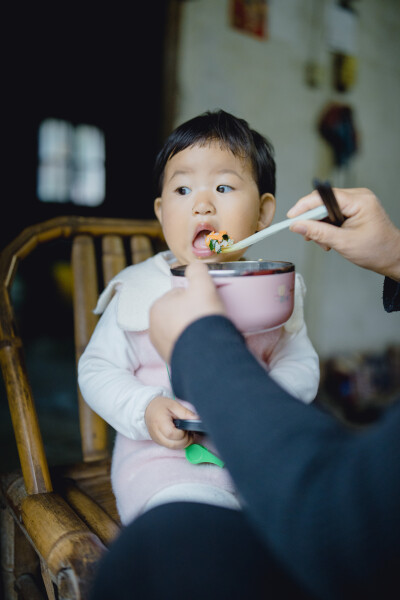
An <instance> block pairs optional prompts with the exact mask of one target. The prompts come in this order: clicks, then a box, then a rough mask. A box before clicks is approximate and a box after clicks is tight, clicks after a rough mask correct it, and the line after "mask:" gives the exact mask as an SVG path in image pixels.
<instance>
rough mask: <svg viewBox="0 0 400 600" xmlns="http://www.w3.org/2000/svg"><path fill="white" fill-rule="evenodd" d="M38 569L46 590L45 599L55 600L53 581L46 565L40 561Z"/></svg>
mask: <svg viewBox="0 0 400 600" xmlns="http://www.w3.org/2000/svg"><path fill="white" fill-rule="evenodd" d="M40 569H41V571H42V577H43V582H44V585H45V588H46V592H47V597H48V599H49V600H56V595H55V592H54V585H53V581H52V579H51V577H50V573H49V569H48V568H47V566H46V564H45V563H44V562H43V561H42V560H41V561H40Z"/></svg>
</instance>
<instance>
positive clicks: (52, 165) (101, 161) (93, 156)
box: [37, 119, 105, 206]
mask: <svg viewBox="0 0 400 600" xmlns="http://www.w3.org/2000/svg"><path fill="white" fill-rule="evenodd" d="M38 155H39V165H38V175H37V194H38V197H39V200H41V201H42V202H72V203H73V204H77V205H81V206H99V205H100V204H102V202H104V198H105V142H104V134H103V132H102V131H101V130H100V129H98V128H97V127H94V126H93V125H77V126H74V125H72V124H71V123H69V122H68V121H63V120H60V119H46V120H45V121H43V122H42V123H41V124H40V127H39V135H38Z"/></svg>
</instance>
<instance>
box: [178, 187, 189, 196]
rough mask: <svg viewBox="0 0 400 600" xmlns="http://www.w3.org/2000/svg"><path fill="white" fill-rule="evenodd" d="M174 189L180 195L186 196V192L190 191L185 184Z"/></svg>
mask: <svg viewBox="0 0 400 600" xmlns="http://www.w3.org/2000/svg"><path fill="white" fill-rule="evenodd" d="M176 191H177V192H178V194H180V195H181V196H186V195H187V194H189V193H190V188H188V187H186V186H185V185H182V186H181V187H178V189H177V190H176Z"/></svg>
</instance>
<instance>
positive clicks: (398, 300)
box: [383, 277, 400, 312]
mask: <svg viewBox="0 0 400 600" xmlns="http://www.w3.org/2000/svg"><path fill="white" fill-rule="evenodd" d="M383 307H384V309H385V310H386V312H394V311H397V310H400V282H399V281H394V280H393V279H390V278H389V277H385V281H384V283H383Z"/></svg>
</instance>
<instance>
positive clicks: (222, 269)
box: [170, 259, 295, 277]
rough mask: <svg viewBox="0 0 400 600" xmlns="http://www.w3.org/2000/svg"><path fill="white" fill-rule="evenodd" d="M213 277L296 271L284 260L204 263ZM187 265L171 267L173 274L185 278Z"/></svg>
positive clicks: (277, 273) (291, 264)
mask: <svg viewBox="0 0 400 600" xmlns="http://www.w3.org/2000/svg"><path fill="white" fill-rule="evenodd" d="M203 264H206V265H207V267H208V272H209V273H210V275H211V276H212V277H248V276H250V275H281V274H282V273H290V272H292V271H294V270H295V266H294V264H293V263H292V262H288V261H282V260H261V259H260V260H238V261H232V262H221V263H203ZM186 267H187V265H179V266H177V267H171V269H170V270H171V274H172V275H174V276H176V277H184V276H185V270H186Z"/></svg>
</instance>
